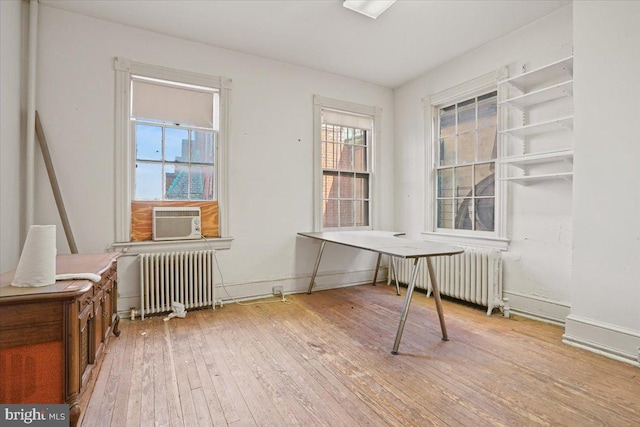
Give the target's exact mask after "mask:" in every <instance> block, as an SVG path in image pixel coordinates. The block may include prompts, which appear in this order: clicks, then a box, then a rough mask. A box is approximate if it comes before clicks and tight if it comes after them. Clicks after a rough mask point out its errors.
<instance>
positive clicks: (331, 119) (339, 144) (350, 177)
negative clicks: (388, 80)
mask: <svg viewBox="0 0 640 427" xmlns="http://www.w3.org/2000/svg"><path fill="white" fill-rule="evenodd" d="M315 104H316V105H315V107H316V108H315V113H316V120H317V122H316V124H317V128H316V159H315V170H316V171H317V172H316V182H317V184H316V201H317V203H316V206H317V207H318V208H317V209H316V221H315V223H316V229H317V230H323V229H338V228H339V229H370V228H372V224H373V220H372V205H373V203H372V194H373V190H372V189H373V173H372V171H373V168H372V158H373V143H374V139H375V138H374V134H375V124H376V116H377V115H378V116H379V109H376V108H374V107H364V106H360V105H357V104H351V103H346V102H341V101H335V100H329V99H326V98H321V97H315ZM378 121H379V119H378Z"/></svg>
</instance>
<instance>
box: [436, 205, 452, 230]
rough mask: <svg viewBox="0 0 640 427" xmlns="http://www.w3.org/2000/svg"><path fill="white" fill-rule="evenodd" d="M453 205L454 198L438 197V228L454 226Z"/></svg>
mask: <svg viewBox="0 0 640 427" xmlns="http://www.w3.org/2000/svg"><path fill="white" fill-rule="evenodd" d="M452 207H453V200H452V199H438V228H453V214H452Z"/></svg>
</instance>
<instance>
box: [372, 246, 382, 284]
mask: <svg viewBox="0 0 640 427" xmlns="http://www.w3.org/2000/svg"><path fill="white" fill-rule="evenodd" d="M380 258H382V254H380V253H379V254H378V262H376V272H375V273H373V283H371V284H372V285H373V286H375V285H376V282H377V281H378V270H379V269H380Z"/></svg>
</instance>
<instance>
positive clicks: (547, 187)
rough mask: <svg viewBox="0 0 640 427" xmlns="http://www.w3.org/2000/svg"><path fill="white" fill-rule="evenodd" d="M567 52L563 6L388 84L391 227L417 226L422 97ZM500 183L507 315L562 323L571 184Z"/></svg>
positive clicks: (568, 16)
mask: <svg viewBox="0 0 640 427" xmlns="http://www.w3.org/2000/svg"><path fill="white" fill-rule="evenodd" d="M444 40H446V38H443V41H444ZM571 53H572V9H571V6H567V7H565V8H562V9H560V10H558V11H556V12H554V13H552V14H551V15H548V16H546V17H544V18H542V19H540V20H538V21H535V22H533V23H531V24H529V25H527V26H525V27H523V28H521V29H518V30H516V31H514V32H512V33H510V34H507V35H506V36H504V37H501V38H500V39H497V40H495V41H493V42H491V43H488V44H486V45H484V46H482V47H481V48H479V49H476V50H474V51H472V52H469V53H467V54H465V55H462V56H460V57H458V58H456V59H455V60H453V61H451V62H449V63H447V64H444V65H442V66H440V67H437V68H435V69H433V70H430V71H428V72H426V73H425V74H424V75H422V76H420V77H419V78H417V79H415V80H413V81H412V82H409V83H407V84H405V85H403V86H402V87H400V88H398V89H396V90H395V97H394V99H395V123H396V127H395V141H396V143H395V145H396V151H395V163H394V164H395V168H394V170H395V184H394V185H395V187H394V188H395V203H394V205H395V216H394V218H395V229H399V230H403V231H408V232H412V233H415V232H420V231H425V226H426V218H425V211H426V208H425V205H426V200H425V188H426V186H425V175H426V173H427V170H426V161H425V159H426V151H425V150H426V149H427V139H426V136H425V135H427V134H430V132H431V129H430V122H431V120H430V118H428V119H426V120H425V111H424V109H423V104H422V99H423V98H425V97H426V98H427V100H428V99H429V96H430V95H432V94H434V93H438V92H440V91H443V90H445V89H448V88H451V87H454V86H456V85H459V84H461V83H464V82H466V81H469V80H471V79H474V78H476V77H479V76H482V75H484V74H486V73H489V72H492V71H494V70H497V69H498V68H500V67H503V66H508V68H509V75H510V76H514V75H518V74H519V73H521V67H522V66H523V65H525V66H526V67H527V69H529V70H531V69H535V68H537V67H541V66H543V65H546V64H548V63H551V62H554V61H557V60H560V59H563V58H565V57H567V56H570V55H571ZM428 113H429V114H430V111H429V112H428ZM566 137H567V136H565V138H566ZM570 137H571V136H570V135H568V138H569V139H570ZM508 188H509V195H508V197H509V204H508V211H509V218H508V237H509V238H510V240H511V242H510V246H509V250H508V252H506V253H504V259H505V262H504V288H505V297H508V298H509V299H510V305H511V307H512V309H513V310H512V311H514V312H517V313H519V314H523V315H531V316H536V317H538V318H542V319H545V320H549V321H553V322H558V323H562V322H563V321H564V317H565V316H566V315H567V314H568V313H569V308H568V307H569V302H570V301H571V295H570V290H569V283H570V275H571V193H572V188H571V184H570V183H567V182H564V181H558V182H549V183H540V184H536V185H533V186H527V187H520V186H517V185H515V184H510V185H509V187H508Z"/></svg>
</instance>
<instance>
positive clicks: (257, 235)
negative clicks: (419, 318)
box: [36, 6, 393, 309]
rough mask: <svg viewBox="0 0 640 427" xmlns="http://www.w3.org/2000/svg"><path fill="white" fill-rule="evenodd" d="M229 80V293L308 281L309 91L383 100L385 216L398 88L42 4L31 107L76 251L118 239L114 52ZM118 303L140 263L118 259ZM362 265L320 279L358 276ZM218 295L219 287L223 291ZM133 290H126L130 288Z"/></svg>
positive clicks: (335, 259) (127, 302) (334, 264)
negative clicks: (35, 88)
mask: <svg viewBox="0 0 640 427" xmlns="http://www.w3.org/2000/svg"><path fill="white" fill-rule="evenodd" d="M116 56H117V57H123V58H128V59H131V60H135V61H139V62H143V63H149V64H155V65H161V66H164V67H171V68H175V69H182V70H188V71H193V72H199V73H205V74H210V75H217V76H224V77H229V78H231V79H233V89H232V93H231V111H230V116H231V128H230V141H229V148H230V163H229V166H230V206H231V209H230V224H231V235H232V236H233V237H234V238H235V240H234V241H233V244H232V248H231V249H230V250H229V251H223V252H220V253H219V254H218V258H219V260H220V264H221V268H222V272H223V274H224V279H225V283H226V285H227V288H228V291H229V293H230V294H231V295H233V296H240V297H245V296H255V295H263V294H270V293H271V287H272V285H274V284H280V285H284V288H285V292H286V291H294V290H303V289H306V286H307V281H308V278H309V276H310V273H311V270H312V267H313V263H314V261H315V252H316V250H317V248H318V246H317V244H315V243H314V242H312V241H309V240H307V239H304V238H297V237H296V232H298V231H308V230H311V228H312V224H313V223H312V219H313V212H312V206H313V199H312V173H313V172H312V171H313V163H312V162H313V159H312V142H313V138H312V136H313V135H312V132H313V126H312V125H313V115H312V111H313V109H312V106H313V95H314V94H318V95H322V96H325V97H329V98H335V99H340V100H344V101H349V102H355V103H360V104H365V105H373V106H378V107H381V108H382V110H383V123H382V138H381V141H378V143H379V145H378V149H379V151H378V153H377V154H378V156H377V158H378V159H379V163H378V165H377V169H376V174H377V176H378V183H379V184H380V186H379V188H378V191H377V193H378V194H379V195H381V199H380V200H379V203H378V204H377V212H376V215H378V218H379V226H380V227H381V228H389V227H390V226H391V224H392V210H391V204H392V203H391V202H392V199H391V194H392V188H393V187H392V181H393V174H392V167H393V164H392V159H393V139H392V138H393V133H392V132H393V94H392V91H391V90H390V89H387V88H383V87H379V86H374V85H371V84H368V83H363V82H358V81H355V80H351V79H347V78H342V77H339V76H335V75H332V74H328V73H323V72H319V71H315V70H311V69H306V68H302V67H297V66H292V65H288V64H284V63H280V62H276V61H273V60H269V59H265V58H259V57H255V56H251V55H245V54H240V53H236V52H232V51H229V50H225V49H220V48H215V47H211V46H207V45H204V44H200V43H195V42H191V41H186V40H182V39H177V38H174V37H169V36H165V35H161V34H157V33H152V32H148V31H143V30H138V29H134V28H130V27H126V26H121V25H116V24H112V23H109V22H105V21H100V20H96V19H92V18H88V17H84V16H80V15H76V14H72V13H68V12H65V11H61V10H57V9H53V8H50V7H47V6H41V7H40V29H39V44H38V110H39V112H40V116H41V119H42V122H43V126H44V130H45V132H46V136H47V140H48V142H49V145H50V149H51V155H52V158H53V162H54V164H55V167H56V171H57V174H58V179H59V181H60V187H61V191H62V193H63V197H64V200H65V204H66V206H67V212H68V215H69V218H70V222H71V226H72V228H73V233H74V235H75V239H76V242H77V244H78V249H79V251H80V252H81V253H83V252H84V253H87V252H101V251H104V250H105V249H106V248H107V247H108V246H109V245H110V244H111V243H112V242H113V240H114V208H113V206H114V176H113V171H114V81H115V77H114V69H113V60H114V57H116ZM37 171H38V174H37V180H36V184H37V188H38V191H37V195H36V212H37V214H36V222H37V223H51V224H58V241H57V245H58V251H59V252H61V253H64V252H68V247H67V244H66V240H65V238H64V234H63V230H62V227H61V225H60V222H59V219H58V214H57V211H56V208H55V203H54V199H53V196H52V194H51V190H50V187H49V184H48V180H47V177H46V172H45V170H44V165H43V164H42V162H40V163H39V164H38V165H37ZM328 252H331V253H328V254H327V255H328V256H327V258H326V259H325V260H323V264H322V266H321V270H322V271H323V272H327V271H334V270H335V271H338V272H341V271H345V270H351V269H353V270H355V271H359V270H366V272H365V273H366V274H367V275H369V276H370V275H372V268H373V267H374V264H375V263H374V262H373V259H372V257H371V256H370V255H368V254H361V253H358V252H356V251H350V250H346V249H337V248H336V250H332V251H328ZM120 273H121V274H122V277H121V279H123V280H121V282H120V293H121V296H122V297H123V298H122V301H121V307H124V308H125V309H126V308H128V307H129V306H131V305H134V304H136V303H137V295H138V294H139V292H138V290H137V285H135V283H134V282H135V281H136V276H137V274H136V273H137V272H136V269H135V266H134V265H132V263H131V258H129V259H127V260H124V261H123V263H121V269H120ZM365 273H355V274H353V275H350V276H349V277H342V276H341V277H337V278H332V277H325V278H321V279H320V280H319V284H320V285H322V284H323V283H324V284H327V283H338V284H339V283H348V282H349V281H352V280H356V281H357V280H362V279H361V278H360V276H362V277H364V274H365ZM218 296H219V297H223V298H224V297H225V294H224V292H219V293H218ZM129 297H131V298H129Z"/></svg>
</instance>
